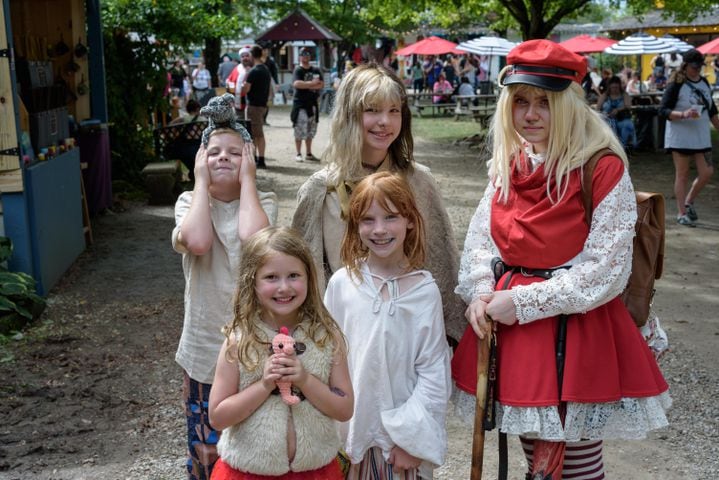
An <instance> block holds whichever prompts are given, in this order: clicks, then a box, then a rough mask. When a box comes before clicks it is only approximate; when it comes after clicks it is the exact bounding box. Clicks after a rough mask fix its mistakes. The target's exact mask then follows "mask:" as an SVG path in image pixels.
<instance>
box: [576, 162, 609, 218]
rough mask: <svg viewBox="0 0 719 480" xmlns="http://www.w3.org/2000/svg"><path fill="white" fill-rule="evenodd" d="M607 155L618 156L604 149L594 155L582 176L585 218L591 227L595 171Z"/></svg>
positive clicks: (585, 165)
mask: <svg viewBox="0 0 719 480" xmlns="http://www.w3.org/2000/svg"><path fill="white" fill-rule="evenodd" d="M607 155H616V154H615V153H614V152H613V151H612V150H611V149H609V148H603V149H601V150H599V151H598V152H597V153H595V154H594V155H592V156H591V158H590V159H589V160H587V161H586V162H585V163H584V166H583V167H582V169H583V170H584V174H583V176H582V204H583V205H584V216H585V218H586V219H587V225H589V226H590V227H591V225H592V177H593V176H594V169H595V168H596V166H597V162H599V159H600V158H602V157H606V156H607Z"/></svg>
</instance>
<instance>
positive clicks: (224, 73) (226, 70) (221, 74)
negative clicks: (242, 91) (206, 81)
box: [217, 55, 237, 88]
mask: <svg viewBox="0 0 719 480" xmlns="http://www.w3.org/2000/svg"><path fill="white" fill-rule="evenodd" d="M235 68H237V62H236V61H234V60H233V59H231V58H230V56H229V55H223V56H222V63H220V64H219V65H218V66H217V81H218V82H219V84H220V87H223V88H227V77H229V76H230V73H232V70H234V69H235Z"/></svg>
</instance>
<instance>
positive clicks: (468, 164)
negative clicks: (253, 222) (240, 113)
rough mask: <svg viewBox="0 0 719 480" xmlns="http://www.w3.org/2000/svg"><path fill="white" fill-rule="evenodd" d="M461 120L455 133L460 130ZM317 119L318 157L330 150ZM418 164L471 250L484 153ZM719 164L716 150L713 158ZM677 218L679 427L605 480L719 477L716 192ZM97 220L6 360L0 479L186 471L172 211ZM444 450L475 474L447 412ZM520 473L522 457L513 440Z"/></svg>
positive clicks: (663, 173)
mask: <svg viewBox="0 0 719 480" xmlns="http://www.w3.org/2000/svg"><path fill="white" fill-rule="evenodd" d="M288 116H289V114H288V111H287V110H278V109H275V110H274V111H272V112H271V114H270V117H269V121H270V124H271V125H272V126H271V127H269V128H268V129H267V134H268V139H269V141H268V157H269V161H268V166H269V170H268V171H267V172H262V173H261V174H260V175H261V177H260V183H261V184H264V185H271V186H272V188H273V189H274V190H275V192H276V193H277V194H278V196H279V198H280V218H279V222H280V223H281V224H284V225H287V224H289V221H290V218H291V216H292V212H293V210H294V206H295V192H296V190H297V187H298V186H299V185H300V184H301V183H302V181H304V179H305V178H307V176H308V175H309V174H310V173H311V172H312V171H314V170H316V169H317V168H319V165H318V164H316V163H295V162H294V160H293V157H294V153H295V152H294V144H293V140H292V132H291V127H290V123H289V118H288ZM451 126H452V124H451V121H448V122H447V128H451ZM326 128H327V120H326V119H323V121H322V122H321V123H320V130H319V135H318V137H317V139H316V140H315V147H314V149H313V150H314V152H313V153H315V155H317V154H319V153H321V152H322V150H323V149H324V146H325V145H326V141H327V137H326ZM416 152H417V159H418V161H420V162H422V163H425V164H427V165H428V166H430V167H431V168H432V171H433V173H434V175H435V176H436V178H437V180H438V182H439V184H440V187H441V189H442V192H443V195H444V197H445V201H446V206H447V209H448V210H449V212H450V215H451V217H452V219H453V222H454V225H455V228H456V234H457V242H458V245H460V246H461V245H462V243H463V239H464V234H465V231H466V228H467V224H468V223H469V219H470V217H471V215H472V213H473V212H474V209H475V207H476V204H477V202H478V200H479V197H480V196H481V193H482V191H483V189H484V186H485V184H486V180H485V178H486V174H485V172H486V169H485V166H484V163H483V161H480V160H479V159H478V155H477V153H476V151H471V150H468V149H466V148H464V147H454V146H448V145H437V144H431V143H427V142H423V141H422V140H418V141H417V146H416ZM717 157H719V155H717ZM632 174H633V179H634V182H635V185H636V186H637V188H639V189H645V190H655V191H660V192H662V193H664V194H665V195H666V196H667V198H670V194H671V184H672V179H673V169H672V167H671V162H670V160H669V157H668V156H666V155H664V154H651V155H642V156H637V157H636V158H634V159H633V160H632ZM669 205H670V208H669V209H668V212H669V214H668V215H667V221H668V227H667V252H666V258H667V260H666V266H665V276H664V278H663V279H662V280H661V281H659V283H658V285H657V288H658V294H657V300H656V310H657V312H658V314H659V316H660V318H661V319H662V323H663V325H664V326H665V328H666V330H667V332H668V333H669V337H670V342H671V345H672V349H673V351H672V352H671V353H670V354H668V355H667V356H666V357H665V358H664V359H663V361H662V369H663V371H664V373H665V375H666V377H667V379H668V381H669V383H670V385H671V389H672V395H673V397H674V408H673V409H672V410H671V412H670V421H671V422H672V424H671V426H670V427H668V428H666V429H664V430H662V431H659V432H655V433H654V434H652V435H651V436H650V438H649V439H648V440H646V441H643V442H607V443H608V444H607V447H606V452H605V462H606V467H607V473H608V477H609V478H616V479H650V478H652V479H657V478H658V479H676V478H683V479H708V478H715V476H716V472H717V471H719V460H718V459H719V451H718V449H717V447H716V446H715V445H714V444H713V443H712V441H713V437H714V436H715V435H716V432H717V431H719V425H718V423H719V407H718V406H717V402H716V398H718V397H719V374H718V373H717V369H716V366H715V365H716V363H715V362H716V352H717V346H718V345H717V343H718V340H719V300H717V296H716V293H715V290H716V285H717V283H716V281H715V280H714V277H713V275H714V273H715V270H716V267H717V265H719V262H718V260H719V258H718V257H719V190H718V189H717V182H716V180H714V181H713V183H712V184H711V185H709V186H708V187H707V189H706V190H705V192H704V194H703V195H702V197H701V198H700V199H699V201H698V203H697V210H698V213H699V216H700V225H699V227H698V228H695V229H690V228H686V227H679V226H677V225H676V224H675V223H674V222H673V218H674V215H673V213H672V212H673V201H672V200H669ZM127 207H128V208H127V210H126V211H122V212H118V213H116V214H109V215H104V216H100V217H98V218H95V219H94V221H93V227H94V233H95V239H96V243H95V244H94V245H93V246H92V247H90V248H89V249H88V250H87V251H86V252H85V253H84V254H83V255H82V256H81V257H80V258H79V259H78V261H77V262H76V263H75V265H74V266H73V267H72V269H71V270H70V271H69V272H68V274H67V275H66V276H65V277H64V278H63V280H62V281H61V283H60V284H59V285H58V286H57V287H56V288H55V289H54V290H53V292H52V293H51V295H50V298H49V306H48V308H47V310H46V312H45V314H44V315H43V317H42V319H41V322H40V325H38V326H37V327H36V328H34V329H32V331H31V332H29V333H27V334H26V336H24V337H23V338H22V339H20V340H14V341H11V342H10V343H9V344H8V345H5V346H4V347H1V348H2V349H1V350H0V378H2V384H0V479H20V478H27V477H29V476H32V477H33V478H38V479H53V480H66V479H67V480H70V479H73V480H75V479H103V480H105V479H118V480H120V479H128V478H133V479H152V480H155V479H177V478H184V477H183V463H184V446H183V443H184V437H185V434H184V419H183V417H182V410H181V405H180V389H181V382H180V378H181V372H180V369H179V367H178V366H177V365H176V364H175V363H174V352H175V348H176V345H177V340H178V339H179V335H180V329H181V325H182V291H183V278H182V272H181V266H180V257H179V255H177V254H175V253H173V251H172V249H171V247H170V242H169V235H170V231H171V229H172V226H173V224H174V221H173V218H172V207H169V206H168V207H148V206H144V205H128V206H127ZM448 427H449V438H450V451H449V455H448V458H447V463H446V464H445V465H444V466H443V467H442V468H441V469H439V470H438V471H437V472H436V476H437V477H438V478H446V479H466V478H469V474H468V472H469V452H470V450H471V428H470V427H469V426H466V425H465V424H463V423H461V422H460V421H459V419H457V418H456V417H455V416H454V415H450V418H449V424H448ZM487 437H488V444H487V449H486V460H485V471H486V474H485V478H492V477H493V476H495V472H496V461H495V460H496V449H495V448H494V446H493V445H494V442H495V439H496V434H495V433H494V432H492V433H488V435H487ZM510 446H511V450H510V478H520V477H521V476H522V469H523V460H522V456H521V453H520V451H519V448H518V446H517V442H516V440H514V439H510Z"/></svg>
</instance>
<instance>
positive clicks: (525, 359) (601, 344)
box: [452, 275, 669, 407]
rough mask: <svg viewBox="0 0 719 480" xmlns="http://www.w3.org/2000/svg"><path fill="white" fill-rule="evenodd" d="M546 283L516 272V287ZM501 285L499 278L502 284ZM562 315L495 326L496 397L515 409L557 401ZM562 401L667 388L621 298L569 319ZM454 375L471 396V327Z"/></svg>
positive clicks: (615, 397)
mask: <svg viewBox="0 0 719 480" xmlns="http://www.w3.org/2000/svg"><path fill="white" fill-rule="evenodd" d="M536 281H541V279H538V278H536V277H530V278H528V277H524V276H522V275H515V276H514V277H513V278H512V282H511V286H515V285H523V284H524V285H526V284H529V283H533V282H536ZM498 284H499V285H501V282H498ZM557 325H558V317H550V318H545V319H541V320H536V321H534V322H531V323H527V324H525V325H519V324H518V323H515V324H514V325H511V326H506V325H502V324H498V326H497V368H498V375H497V395H498V398H497V399H498V400H499V402H500V403H502V404H504V405H511V406H517V407H541V406H553V405H558V404H559V399H558V398H557V397H558V388H557V371H556V361H555V343H556V337H557ZM566 345H567V349H566V360H565V364H564V381H563V385H562V401H565V402H581V403H606V402H614V401H617V400H619V399H621V398H644V397H653V396H657V395H659V394H661V393H663V392H665V391H666V390H668V388H669V386H668V385H667V382H666V381H665V380H664V377H663V376H662V374H661V372H660V370H659V367H658V365H657V363H656V360H655V359H654V356H653V355H652V353H651V350H649V347H648V346H647V344H646V342H645V341H644V338H643V337H642V335H641V333H640V332H639V329H638V328H637V327H636V325H635V324H634V321H633V320H632V318H631V316H630V315H629V312H628V311H627V309H626V307H625V306H624V304H623V303H622V300H621V298H619V297H617V298H615V299H614V300H611V301H610V302H608V303H606V304H604V305H601V306H600V307H598V308H596V309H594V310H591V311H589V312H587V313H586V314H576V315H570V316H569V318H568V320H567V342H566ZM452 379H453V380H454V381H455V383H456V385H457V387H458V388H460V389H462V390H464V391H466V392H468V393H470V394H472V395H474V394H475V392H476V389H477V336H476V335H475V333H474V331H473V330H472V328H471V327H467V329H466V330H465V332H464V335H463V337H462V339H461V341H460V342H459V346H458V347H457V351H456V352H455V354H454V356H453V358H452Z"/></svg>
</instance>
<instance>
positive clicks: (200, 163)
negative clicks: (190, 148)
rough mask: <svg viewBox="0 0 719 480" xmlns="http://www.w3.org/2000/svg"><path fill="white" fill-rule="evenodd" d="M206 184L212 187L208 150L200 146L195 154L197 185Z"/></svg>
mask: <svg viewBox="0 0 719 480" xmlns="http://www.w3.org/2000/svg"><path fill="white" fill-rule="evenodd" d="M197 183H204V184H205V185H206V186H209V185H210V169H209V167H208V166H207V148H206V147H205V146H204V145H202V144H200V148H199V149H198V150H197V153H196V154H195V184H197Z"/></svg>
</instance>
